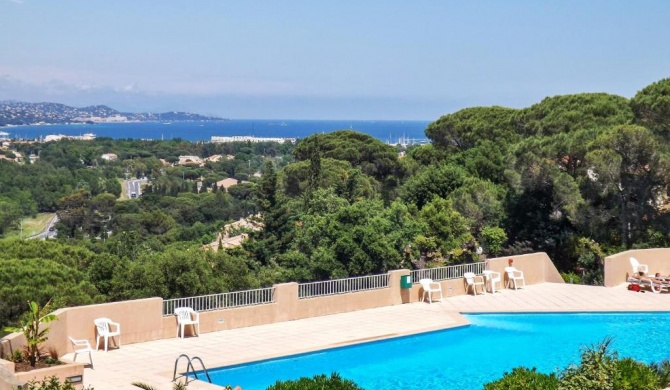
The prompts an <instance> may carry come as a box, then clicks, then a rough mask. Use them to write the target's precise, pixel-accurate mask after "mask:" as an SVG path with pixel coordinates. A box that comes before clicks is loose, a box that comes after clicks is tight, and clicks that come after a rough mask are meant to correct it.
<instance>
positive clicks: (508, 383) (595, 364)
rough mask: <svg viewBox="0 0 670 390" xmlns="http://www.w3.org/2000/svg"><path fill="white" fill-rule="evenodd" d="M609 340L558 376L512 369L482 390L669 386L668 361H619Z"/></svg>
mask: <svg viewBox="0 0 670 390" xmlns="http://www.w3.org/2000/svg"><path fill="white" fill-rule="evenodd" d="M611 343H612V339H610V338H606V339H605V340H604V341H602V342H600V343H598V344H596V345H592V346H586V347H584V348H583V349H582V353H581V360H580V363H579V364H573V365H570V366H568V367H566V368H565V369H563V370H562V371H561V372H560V374H559V375H556V374H554V373H551V374H542V373H539V372H537V371H536V369H535V368H533V369H530V370H529V369H527V368H525V367H518V368H514V369H513V370H512V372H511V373H507V372H506V373H505V374H504V375H503V377H502V378H501V379H499V380H496V381H493V382H490V383H487V384H485V385H484V389H485V390H503V389H505V390H506V389H512V390H513V389H519V390H521V389H542V390H544V389H546V390H554V389H556V390H558V389H560V390H633V389H644V390H659V389H663V388H665V387H667V385H668V372H669V371H668V361H664V362H662V363H660V364H652V365H646V364H644V363H641V362H638V361H635V360H633V359H631V358H623V359H620V358H619V357H618V354H617V353H616V352H613V351H611V350H610V346H611Z"/></svg>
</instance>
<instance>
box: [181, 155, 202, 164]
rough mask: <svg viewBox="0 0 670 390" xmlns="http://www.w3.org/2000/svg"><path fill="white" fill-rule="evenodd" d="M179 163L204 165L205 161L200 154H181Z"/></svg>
mask: <svg viewBox="0 0 670 390" xmlns="http://www.w3.org/2000/svg"><path fill="white" fill-rule="evenodd" d="M177 164H178V165H200V166H203V165H205V163H204V162H203V161H202V159H201V158H200V157H198V156H179V161H178V162H177Z"/></svg>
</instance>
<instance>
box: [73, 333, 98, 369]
mask: <svg viewBox="0 0 670 390" xmlns="http://www.w3.org/2000/svg"><path fill="white" fill-rule="evenodd" d="M69 339H70V342H71V343H72V349H73V350H74V358H73V359H72V360H73V361H75V362H76V361H77V355H79V354H81V353H88V359H89V360H90V361H91V368H93V354H91V352H93V348H91V344H90V343H89V342H88V340H75V339H73V338H72V337H69Z"/></svg>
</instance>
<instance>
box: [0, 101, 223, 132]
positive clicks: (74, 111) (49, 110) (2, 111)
mask: <svg viewBox="0 0 670 390" xmlns="http://www.w3.org/2000/svg"><path fill="white" fill-rule="evenodd" d="M221 120H225V119H224V118H219V117H213V116H206V115H200V114H194V113H190V112H183V111H170V112H163V113H151V112H142V113H130V112H121V111H118V110H116V109H114V108H111V107H109V106H107V105H104V104H99V105H92V106H86V107H81V108H77V107H72V106H68V105H65V104H61V103H51V102H40V103H30V102H22V101H16V100H3V101H0V126H8V125H16V126H18V125H34V124H67V123H123V122H160V121H221Z"/></svg>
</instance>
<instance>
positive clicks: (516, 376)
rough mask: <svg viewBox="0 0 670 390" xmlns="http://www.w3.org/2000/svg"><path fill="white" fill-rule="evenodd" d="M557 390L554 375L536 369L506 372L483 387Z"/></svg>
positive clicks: (506, 389)
mask: <svg viewBox="0 0 670 390" xmlns="http://www.w3.org/2000/svg"><path fill="white" fill-rule="evenodd" d="M526 389H535V390H558V377H557V376H556V374H554V373H551V374H543V373H541V372H537V370H536V368H535V367H533V368H532V369H528V368H526V367H516V368H513V369H512V372H511V373H508V372H506V373H505V375H503V377H502V378H501V379H498V380H497V381H494V382H489V383H487V384H485V385H484V390H526Z"/></svg>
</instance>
